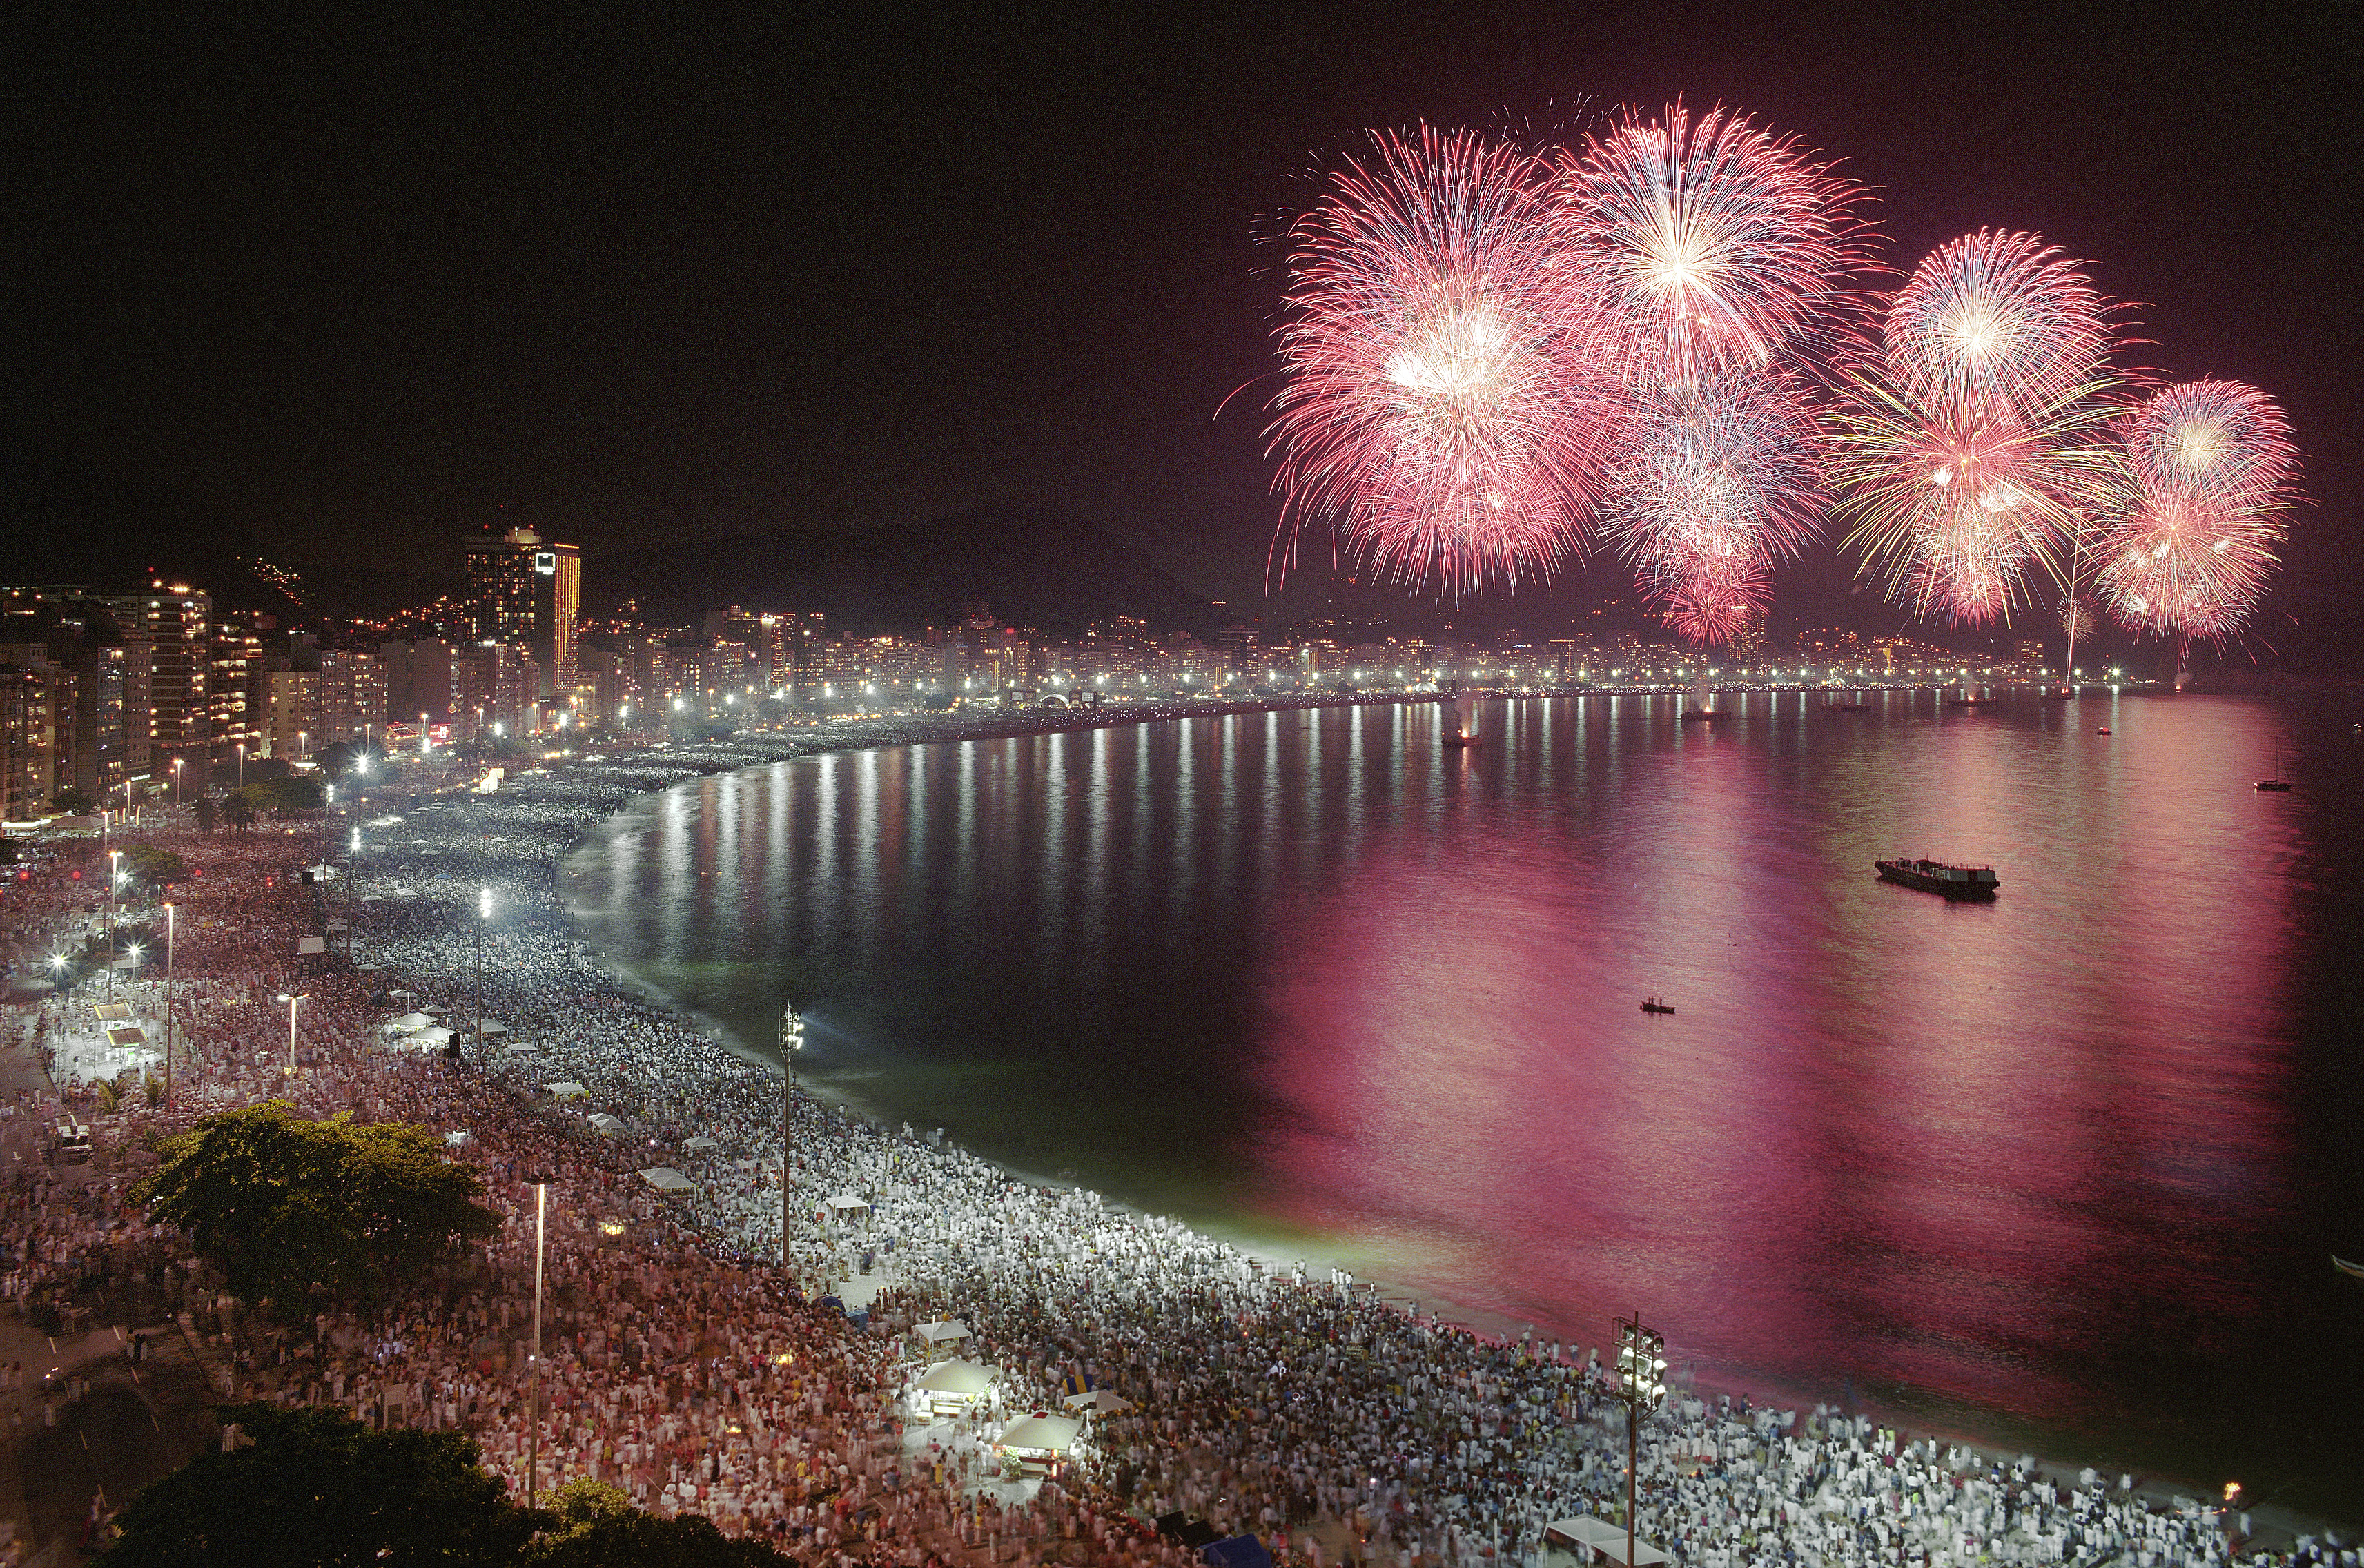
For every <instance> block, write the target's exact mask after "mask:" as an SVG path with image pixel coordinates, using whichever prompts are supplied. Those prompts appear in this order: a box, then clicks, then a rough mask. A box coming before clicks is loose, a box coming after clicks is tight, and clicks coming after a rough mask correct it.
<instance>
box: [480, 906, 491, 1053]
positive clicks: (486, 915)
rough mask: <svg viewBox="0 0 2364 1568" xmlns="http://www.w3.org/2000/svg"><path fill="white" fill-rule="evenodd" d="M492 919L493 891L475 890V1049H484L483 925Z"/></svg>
mask: <svg viewBox="0 0 2364 1568" xmlns="http://www.w3.org/2000/svg"><path fill="white" fill-rule="evenodd" d="M492 917H493V890H492V889H491V888H489V887H480V888H478V889H477V890H476V1049H477V1050H478V1051H483V1050H484V1049H485V922H486V921H488V920H490V919H491V918H492Z"/></svg>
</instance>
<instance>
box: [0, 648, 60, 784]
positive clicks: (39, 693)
mask: <svg viewBox="0 0 2364 1568" xmlns="http://www.w3.org/2000/svg"><path fill="white" fill-rule="evenodd" d="M73 684H74V680H73V672H72V671H71V670H64V669H61V668H60V667H59V666H57V665H55V664H52V663H50V661H49V651H48V649H47V648H46V647H45V646H43V645H42V644H39V643H20V644H12V645H8V646H5V647H0V819H5V820H6V821H10V822H29V821H32V820H33V819H35V818H37V817H39V816H40V815H41V814H42V813H44V812H46V811H49V810H50V809H51V808H52V806H53V804H54V802H55V801H56V799H57V794H58V791H60V790H61V789H63V788H65V787H66V786H67V785H68V784H72V783H73V733H72V724H73Z"/></svg>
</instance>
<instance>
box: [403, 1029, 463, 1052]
mask: <svg viewBox="0 0 2364 1568" xmlns="http://www.w3.org/2000/svg"><path fill="white" fill-rule="evenodd" d="M393 1043H395V1044H396V1045H399V1046H401V1047H403V1048H404V1049H405V1050H407V1051H440V1050H442V1049H443V1048H444V1047H445V1046H447V1045H449V1044H451V1043H452V1031H451V1030H450V1029H445V1028H444V1027H443V1026H442V1025H441V1024H437V1025H436V1026H435V1027H434V1028H433V1029H413V1030H412V1031H411V1032H410V1033H408V1034H407V1035H404V1036H402V1037H401V1038H400V1039H399V1040H396V1041H394V1042H393Z"/></svg>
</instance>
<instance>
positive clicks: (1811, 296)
mask: <svg viewBox="0 0 2364 1568" xmlns="http://www.w3.org/2000/svg"><path fill="white" fill-rule="evenodd" d="M1559 187H1560V188H1559V195H1560V204H1559V214H1558V225H1559V231H1560V234H1561V235H1562V237H1563V238H1564V239H1566V241H1567V244H1568V246H1569V248H1570V250H1572V251H1573V252H1574V253H1575V255H1576V258H1577V261H1578V273H1579V280H1580V284H1581V287H1580V293H1579V297H1580V309H1581V313H1582V316H1583V319H1584V325H1585V327H1586V329H1587V330H1589V331H1590V332H1592V333H1593V334H1594V335H1595V337H1596V341H1597V344H1598V348H1599V350H1600V354H1601V355H1602V358H1603V360H1604V362H1606V363H1608V364H1609V365H1611V366H1612V367H1613V368H1615V369H1616V370H1617V372H1618V373H1620V374H1621V375H1622V376H1623V377H1625V378H1626V379H1628V380H1634V381H1641V382H1648V383H1661V384H1663V383H1679V382H1690V381H1697V380H1700V379H1701V378H1702V377H1705V376H1708V375H1711V374H1714V373H1722V372H1726V371H1732V370H1739V369H1763V368H1766V367H1767V366H1769V365H1771V364H1772V363H1773V362H1774V361H1776V360H1777V358H1779V356H1780V355H1781V354H1783V353H1784V352H1785V351H1788V350H1790V348H1791V347H1792V346H1793V345H1795V344H1796V343H1797V342H1798V341H1799V340H1800V339H1803V338H1807V337H1809V336H1811V335H1812V333H1813V332H1815V331H1816V330H1817V329H1818V328H1819V326H1820V325H1821V323H1822V322H1823V318H1824V316H1825V313H1826V311H1827V310H1828V308H1829V306H1830V304H1831V302H1832V300H1833V298H1834V295H1835V294H1836V292H1837V290H1838V289H1839V288H1840V287H1841V286H1842V284H1843V282H1844V280H1845V277H1846V275H1847V274H1848V273H1850V272H1855V271H1857V270H1858V269H1859V268H1861V267H1862V266H1863V265H1864V261H1865V257H1864V254H1863V251H1862V249H1861V244H1860V239H1859V233H1858V226H1857V223H1856V221H1855V220H1854V218H1853V217H1851V216H1850V208H1851V207H1852V206H1853V204H1854V203H1855V202H1856V201H1857V198H1858V196H1859V195H1860V193H1859V192H1857V189H1856V188H1855V187H1854V186H1853V185H1851V184H1849V183H1846V182H1845V181H1843V180H1840V179H1838V178H1836V177H1835V176H1834V175H1833V174H1832V173H1831V172H1830V170H1829V167H1828V166H1827V165H1825V164H1822V163H1818V162H1816V161H1813V160H1812V157H1811V156H1810V155H1808V154H1807V153H1806V152H1804V151H1803V150H1801V149H1800V147H1799V146H1798V144H1797V143H1796V142H1795V141H1794V140H1792V139H1786V138H1780V137H1775V136H1773V135H1771V134H1769V133H1768V132H1766V131H1763V130H1760V129H1758V128H1756V126H1754V125H1752V124H1750V123H1749V121H1748V118H1747V117H1745V116H1744V115H1740V114H1736V113H1733V112H1731V111H1728V110H1725V109H1722V108H1717V109H1712V110H1710V111H1709V112H1708V113H1706V114H1704V115H1701V116H1700V117H1697V118H1696V119H1694V118H1693V117H1692V116H1691V114H1690V112H1689V110H1687V109H1685V108H1683V107H1681V106H1679V105H1678V106H1674V107H1672V108H1669V109H1668V110H1667V112H1666V115H1665V117H1663V118H1661V119H1644V118H1643V117H1640V116H1639V115H1636V114H1634V113H1631V112H1629V113H1628V114H1627V115H1626V116H1625V117H1623V118H1622V119H1621V120H1619V121H1618V122H1617V123H1616V124H1615V125H1614V126H1612V127H1611V128H1610V129H1608V130H1607V131H1606V132H1604V133H1602V134H1600V135H1599V136H1596V137H1593V138H1591V139H1588V140H1587V142H1586V143H1585V145H1584V147H1583V149H1582V150H1580V151H1578V152H1573V153H1569V152H1563V153H1562V154H1561V156H1560V161H1559Z"/></svg>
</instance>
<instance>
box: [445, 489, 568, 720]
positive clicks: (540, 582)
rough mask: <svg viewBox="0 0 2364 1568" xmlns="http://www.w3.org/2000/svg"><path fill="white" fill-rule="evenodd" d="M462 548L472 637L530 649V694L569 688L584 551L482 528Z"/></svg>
mask: <svg viewBox="0 0 2364 1568" xmlns="http://www.w3.org/2000/svg"><path fill="white" fill-rule="evenodd" d="M465 549H466V552H467V558H468V561H467V565H468V605H469V608H470V610H471V612H472V613H473V615H474V629H475V638H476V640H477V641H478V642H480V643H482V642H497V643H502V644H504V645H506V646H507V647H510V648H519V649H524V650H526V651H530V653H531V654H532V655H533V659H534V662H535V664H536V665H537V666H538V667H539V668H540V670H541V690H540V691H539V692H537V693H535V694H534V695H536V696H538V697H549V696H552V695H558V694H561V693H565V692H571V691H572V690H574V664H575V656H574V636H575V633H574V623H575V620H576V617H578V615H579V614H580V613H581V610H582V606H583V552H582V551H581V550H578V549H576V548H575V547H574V545H571V544H557V543H554V542H552V541H550V540H547V539H543V538H542V537H541V535H540V534H538V533H536V532H534V530H533V529H531V528H511V529H509V530H508V532H507V533H505V534H501V535H498V536H495V535H494V534H493V532H492V531H491V530H490V529H489V528H488V529H486V530H485V533H484V534H483V536H482V537H480V538H476V539H470V540H469V541H468V542H467V545H466V547H465Z"/></svg>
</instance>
